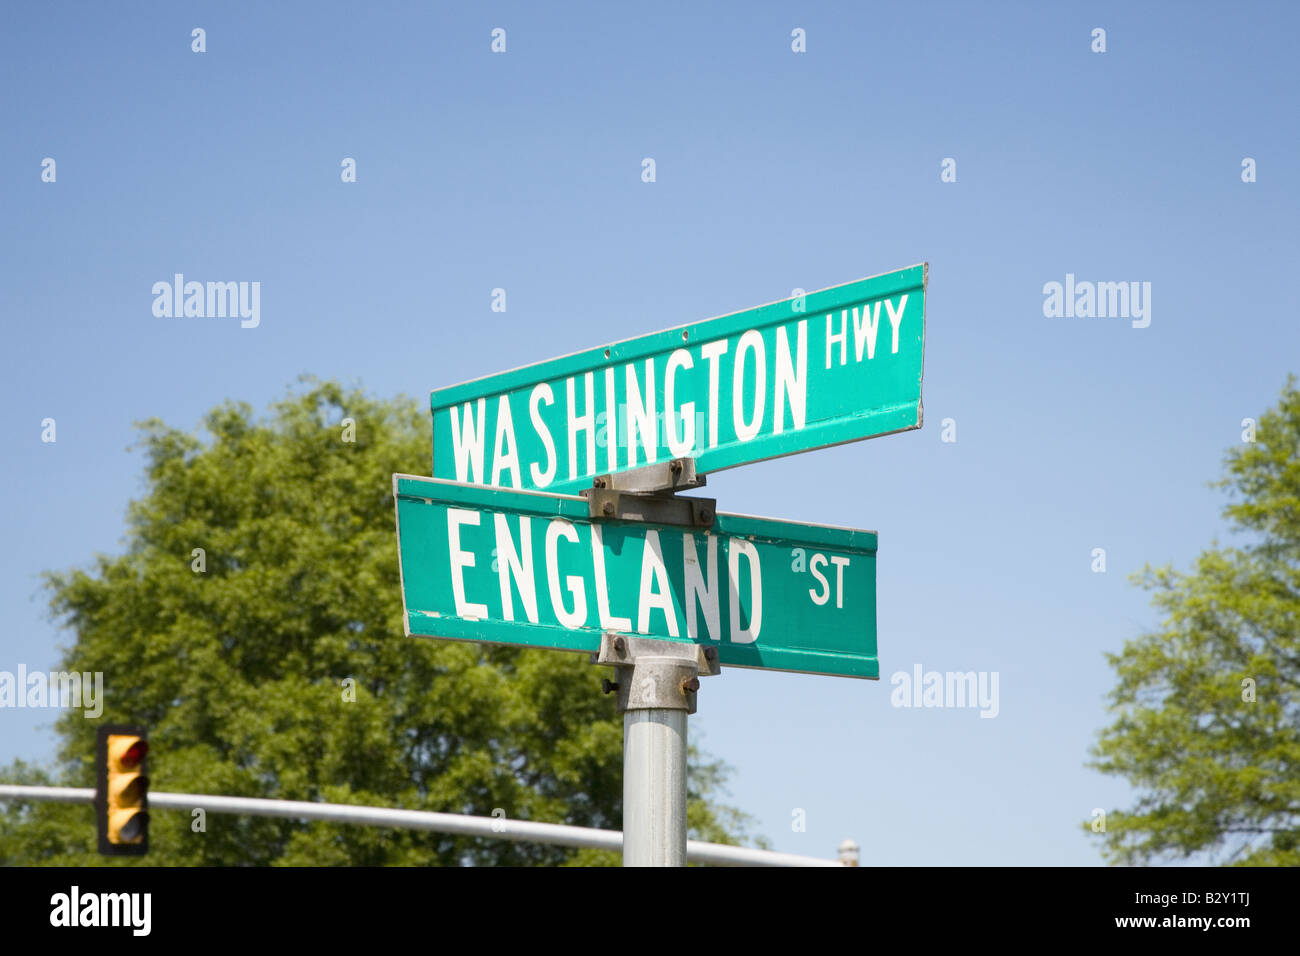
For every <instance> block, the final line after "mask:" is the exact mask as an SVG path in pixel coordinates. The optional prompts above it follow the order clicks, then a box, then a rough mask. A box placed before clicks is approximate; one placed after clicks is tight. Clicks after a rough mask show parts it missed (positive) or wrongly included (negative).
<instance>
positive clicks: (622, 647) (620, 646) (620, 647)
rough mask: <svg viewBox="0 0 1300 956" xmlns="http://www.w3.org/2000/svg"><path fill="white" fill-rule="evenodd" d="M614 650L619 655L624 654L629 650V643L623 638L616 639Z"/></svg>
mask: <svg viewBox="0 0 1300 956" xmlns="http://www.w3.org/2000/svg"><path fill="white" fill-rule="evenodd" d="M614 650H615V651H617V652H618V653H619V654H622V653H623V652H624V651H626V650H627V641H625V640H623V638H621V637H616V638H614Z"/></svg>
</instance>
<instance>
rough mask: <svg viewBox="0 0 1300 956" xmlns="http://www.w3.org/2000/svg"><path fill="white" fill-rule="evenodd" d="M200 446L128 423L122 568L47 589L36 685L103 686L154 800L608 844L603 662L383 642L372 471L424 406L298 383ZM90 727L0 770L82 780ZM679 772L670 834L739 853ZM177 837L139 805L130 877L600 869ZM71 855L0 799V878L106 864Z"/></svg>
mask: <svg viewBox="0 0 1300 956" xmlns="http://www.w3.org/2000/svg"><path fill="white" fill-rule="evenodd" d="M344 419H351V420H352V421H353V423H354V435H352V436H348V433H347V431H345V423H344ZM204 428H205V430H206V432H207V438H206V440H200V438H199V437H197V436H195V435H191V434H187V433H185V432H182V431H179V430H177V429H175V428H171V427H168V426H166V425H164V424H163V423H162V422H160V421H157V420H151V421H149V422H146V423H143V425H142V426H141V433H142V438H141V446H142V447H143V451H144V456H145V462H146V468H145V478H146V493H145V494H144V495H143V497H142V498H141V499H140V500H138V501H135V502H132V503H131V505H130V508H129V517H128V534H127V544H126V549H125V552H124V553H123V554H120V555H113V556H105V555H101V556H98V557H97V558H96V559H95V561H94V565H93V567H91V568H89V569H81V570H73V571H69V572H66V573H55V574H49V575H47V584H48V587H49V589H50V593H51V604H52V608H53V611H54V612H55V614H56V615H57V616H58V617H59V618H60V619H61V620H62V621H63V622H64V623H65V624H66V626H67V627H69V628H70V630H71V631H72V632H73V634H74V635H75V642H74V643H73V644H72V645H71V646H70V647H69V648H68V649H67V650H66V651H65V652H64V655H63V660H62V663H61V665H60V667H61V669H63V670H69V671H71V670H78V671H89V672H95V671H100V672H102V673H103V675H104V697H105V706H104V712H103V715H102V717H101V718H100V720H101V721H109V722H129V723H138V724H143V725H144V726H146V727H148V728H149V731H150V745H151V756H150V772H151V777H152V788H153V789H154V790H155V791H174V792H183V793H200V794H201V793H212V794H234V795H242V796H256V797H270V798H280V799H290V800H321V801H329V802H339V803H356V804H373V805H380V806H392V807H404V808H410V809H424V810H439V811H449V812H455V813H472V814H479V815H484V816H487V815H492V813H493V811H494V810H496V811H497V812H498V815H500V813H501V812H502V811H504V814H505V816H506V817H507V818H514V819H527V820H537V821H552V822H564V823H569V824H575V825H580V826H591V827H603V828H611V829H618V828H620V826H621V799H622V722H621V719H620V718H619V716H618V715H617V713H616V712H615V710H614V707H613V701H612V698H610V697H605V696H603V695H602V694H601V693H600V691H599V685H600V678H601V677H602V676H604V673H602V671H601V670H599V669H597V668H594V667H592V666H591V665H590V664H589V663H588V662H587V660H586V658H585V657H583V656H580V655H573V654H565V653H559V652H554V651H521V650H516V649H511V648H501V647H492V646H488V645H479V644H473V643H454V642H445V641H435V640H428V639H423V638H407V637H405V636H404V634H403V628H402V623H401V596H400V585H399V577H398V569H397V545H396V540H395V532H394V528H395V517H394V509H393V497H392V475H393V474H394V473H395V472H406V473H420V472H423V471H426V470H427V464H428V454H429V452H428V449H429V435H428V430H429V429H428V413H427V409H421V408H420V407H419V405H418V404H417V403H415V402H413V401H409V400H400V399H399V400H395V401H384V400H377V399H374V398H371V397H368V396H367V395H365V394H364V393H362V392H360V391H357V390H347V389H345V388H344V387H342V386H340V385H338V384H336V383H330V382H325V383H319V382H315V381H313V380H310V379H308V380H306V384H305V385H304V387H303V388H300V389H298V390H296V391H292V392H291V393H290V394H289V395H288V396H287V397H286V398H285V399H284V400H283V401H281V402H279V403H277V404H276V405H274V406H273V408H272V410H271V412H270V414H269V416H267V417H265V418H263V419H260V420H259V419H257V418H255V416H254V414H253V411H252V410H251V409H250V408H249V407H248V406H247V405H244V404H237V403H226V404H224V405H222V406H220V407H218V408H216V409H214V410H213V411H211V412H210V413H209V414H208V415H207V416H206V418H205V420H204ZM346 437H353V438H354V440H351V441H348V440H345V438H346ZM196 549H202V553H201V555H200V554H199V552H197V551H196ZM200 557H201V559H202V564H201V566H202V567H203V570H196V568H198V567H200ZM349 682H351V683H349ZM349 697H354V698H355V699H354V700H350V699H348V698H349ZM97 725H98V722H97V721H94V720H87V719H85V718H84V717H83V716H82V713H81V712H80V711H74V712H67V713H65V714H64V715H63V716H62V717H61V718H60V720H59V722H58V724H57V730H58V733H59V735H60V739H61V748H60V756H59V762H58V765H57V766H56V767H55V768H53V770H42V769H39V768H32V767H29V766H27V765H24V764H22V763H16V764H14V765H13V766H11V767H10V768H9V770H8V771H7V772H6V773H4V774H3V778H4V779H5V780H6V781H7V782H19V783H23V782H30V783H49V782H57V783H60V784H64V785H70V786H91V785H93V779H92V778H93V751H94V747H93V741H94V735H95V729H96V726H97ZM692 774H693V782H694V788H693V799H692V803H691V809H690V813H691V818H690V819H691V823H692V836H693V837H697V838H707V839H712V840H726V841H728V842H735V841H736V840H738V839H739V838H741V837H742V836H743V833H744V828H745V826H746V824H747V818H746V817H745V816H744V815H743V814H739V813H738V812H737V811H735V810H732V809H731V808H727V807H723V806H718V805H715V804H714V803H713V802H712V799H711V798H712V796H713V795H714V794H715V793H717V792H718V791H719V789H720V785H721V782H722V779H723V776H724V775H725V767H723V766H722V765H721V764H720V763H717V762H713V761H708V760H706V759H703V758H701V757H700V756H699V755H698V753H693V761H692ZM196 806H199V807H201V806H202V804H201V803H199V804H197V805H196ZM197 826H198V823H197V818H196V817H195V816H194V815H193V814H185V813H182V812H178V811H171V810H156V811H155V812H154V813H153V814H152V823H151V832H150V841H151V850H150V855H149V856H148V857H147V858H145V860H144V861H142V862H146V863H148V864H152V865H174V864H181V865H192V864H219V865H234V864H253V865H268V864H285V865H331V864H370V865H380V864H414V865H425V864H442V865H454V864H515V865H523V864H561V863H566V862H587V863H590V862H602V863H609V862H614V861H616V857H614V856H613V855H611V854H590V853H587V854H578V853H577V852H576V851H574V850H570V849H566V848H563V847H547V846H537V845H533V844H524V843H511V842H506V841H501V840H486V839H472V838H464V837H455V836H447V835H442V834H435V833H425V832H413V831H405V830H390V829H381V828H373V827H362V826H345V825H337V824H325V823H307V822H303V821H294V820H278V819H267V818H257V817H241V816H229V815H216V814H211V813H209V814H207V815H206V820H205V821H204V829H203V830H202V831H199V830H198V829H197ZM94 840H95V836H94V822H93V819H92V813H91V812H90V810H89V808H88V807H86V806H84V805H82V806H77V805H56V804H48V803H41V804H10V805H8V806H5V805H3V804H0V865H4V864H30V863H62V864H75V865H84V864H94V863H97V862H105V861H103V860H102V859H101V858H99V857H98V856H96V855H95V853H94ZM113 862H115V863H121V862H126V863H128V864H129V862H130V861H121V860H114V861H113Z"/></svg>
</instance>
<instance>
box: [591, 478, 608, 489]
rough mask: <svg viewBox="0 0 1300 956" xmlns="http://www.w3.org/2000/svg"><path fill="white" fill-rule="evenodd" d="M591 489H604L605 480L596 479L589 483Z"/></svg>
mask: <svg viewBox="0 0 1300 956" xmlns="http://www.w3.org/2000/svg"><path fill="white" fill-rule="evenodd" d="M591 487H593V488H604V487H605V479H604V478H596V479H594V480H593V481H592V482H591Z"/></svg>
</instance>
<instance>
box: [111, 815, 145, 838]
mask: <svg viewBox="0 0 1300 956" xmlns="http://www.w3.org/2000/svg"><path fill="white" fill-rule="evenodd" d="M148 823H149V814H147V813H145V812H144V811H143V810H112V811H110V812H109V814H108V842H109V843H139V842H140V841H141V840H143V839H144V834H145V829H146V827H147V825H148Z"/></svg>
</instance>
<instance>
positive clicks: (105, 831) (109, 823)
mask: <svg viewBox="0 0 1300 956" xmlns="http://www.w3.org/2000/svg"><path fill="white" fill-rule="evenodd" d="M148 756H149V742H148V740H147V739H146V738H145V732H144V729H143V728H141V727H123V726H117V725H113V726H105V727H100V728H99V734H98V736H97V737H96V738H95V815H96V823H97V829H98V830H99V852H100V853H102V854H104V855H105V856H144V855H145V854H146V853H148V852H149V777H148V763H149V760H148Z"/></svg>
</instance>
